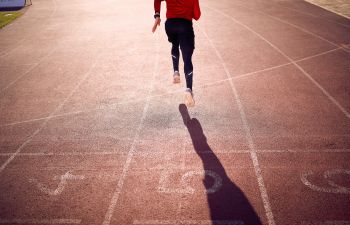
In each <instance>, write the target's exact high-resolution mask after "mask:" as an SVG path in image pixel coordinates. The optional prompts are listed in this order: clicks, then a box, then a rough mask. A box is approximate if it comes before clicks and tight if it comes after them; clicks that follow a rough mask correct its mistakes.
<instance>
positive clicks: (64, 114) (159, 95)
mask: <svg viewBox="0 0 350 225" xmlns="http://www.w3.org/2000/svg"><path fill="white" fill-rule="evenodd" d="M339 49H340V47H339V48H335V49H332V50H329V51H325V52H321V53H319V54H315V55H312V56H308V57H305V58H302V59H299V60H296V61H295V62H303V61H306V60H309V59H313V58H316V57H319V56H322V55H327V54H329V53H332V52H335V51H337V50H339ZM288 65H293V63H291V62H289V63H283V64H280V65H277V66H272V67H268V68H265V69H261V70H257V71H253V72H249V73H244V74H240V75H237V76H234V77H230V78H225V79H222V80H218V81H214V82H210V83H205V84H202V85H199V86H195V88H205V87H210V86H214V85H217V84H220V83H224V82H226V81H229V80H234V79H241V78H246V77H250V76H252V75H256V74H258V73H262V72H266V71H271V70H274V69H278V68H281V67H284V66H288ZM115 69H116V68H115ZM182 91H183V90H182V89H181V90H180V89H179V90H177V91H173V92H168V93H166V94H158V95H151V96H150V98H151V99H153V98H159V97H164V96H167V95H172V94H176V93H182ZM144 100H145V99H144V98H142V99H141V98H140V99H135V100H128V101H123V102H118V103H112V104H107V105H106V106H100V107H96V108H91V109H87V110H80V111H75V112H67V113H62V114H56V115H53V116H47V117H40V118H36V119H30V120H24V121H18V122H13V123H7V124H2V125H0V127H6V126H13V125H18V124H23V123H32V122H36V121H41V120H45V119H48V118H50V119H53V118H60V117H65V116H73V115H77V114H82V113H89V112H90V113H91V112H95V111H98V110H105V109H111V108H112V107H117V106H120V105H126V104H132V103H137V102H141V101H144Z"/></svg>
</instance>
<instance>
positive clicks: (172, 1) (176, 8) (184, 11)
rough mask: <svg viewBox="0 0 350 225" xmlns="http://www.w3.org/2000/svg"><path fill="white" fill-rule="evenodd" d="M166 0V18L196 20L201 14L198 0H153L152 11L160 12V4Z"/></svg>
mask: <svg viewBox="0 0 350 225" xmlns="http://www.w3.org/2000/svg"><path fill="white" fill-rule="evenodd" d="M162 1H166V5H167V11H166V18H168V19H170V18H183V19H187V20H191V21H192V19H195V20H198V19H199V17H200V16H201V10H200V7H199V0H154V11H155V13H156V14H158V13H160V5H161V2H162Z"/></svg>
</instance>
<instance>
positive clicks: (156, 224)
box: [133, 220, 248, 225]
mask: <svg viewBox="0 0 350 225" xmlns="http://www.w3.org/2000/svg"><path fill="white" fill-rule="evenodd" d="M133 224H135V225H174V224H180V225H245V224H244V222H243V221H241V220H134V222H133ZM246 225H248V224H246Z"/></svg>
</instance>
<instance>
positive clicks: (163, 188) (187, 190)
mask: <svg viewBox="0 0 350 225" xmlns="http://www.w3.org/2000/svg"><path fill="white" fill-rule="evenodd" d="M182 167H183V166H182ZM183 168H184V167H183ZM174 173H177V172H175V171H173V170H164V171H163V172H162V173H161V176H160V179H159V187H158V190H157V191H158V192H160V193H167V194H169V193H178V194H194V193H195V192H196V189H194V188H193V187H191V186H190V185H189V184H188V180H189V179H190V178H192V177H194V176H202V177H204V176H209V177H211V178H213V180H214V182H213V184H212V186H211V187H210V188H207V189H206V190H205V193H207V194H213V193H215V192H217V191H219V190H220V188H221V187H222V178H221V177H220V175H218V174H217V173H215V172H214V171H212V170H205V171H203V170H191V171H188V172H186V173H185V174H183V175H182V176H181V188H170V187H169V180H170V179H169V175H171V174H174Z"/></svg>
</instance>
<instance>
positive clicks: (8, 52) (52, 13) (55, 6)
mask: <svg viewBox="0 0 350 225" xmlns="http://www.w3.org/2000/svg"><path fill="white" fill-rule="evenodd" d="M51 2H53V3H54V9H53V10H52V12H51V14H50V16H49V17H48V18H46V20H47V19H51V18H52V17H53V16H54V15H55V14H56V11H57V3H56V0H51ZM23 19H24V18H23ZM47 29H48V26H46V28H45V29H43V30H42V31H41V33H44V31H46V30H47ZM27 38H28V37H26V38H23V39H22V40H20V41H18V42H17V43H16V47H14V48H12V49H11V50H9V51H6V53H5V54H3V52H1V53H0V59H1V58H4V57H6V56H8V55H9V54H11V53H12V52H14V51H15V50H16V49H18V48H19V47H21V46H22V43H23V42H24V41H25V40H26V39H27Z"/></svg>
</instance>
